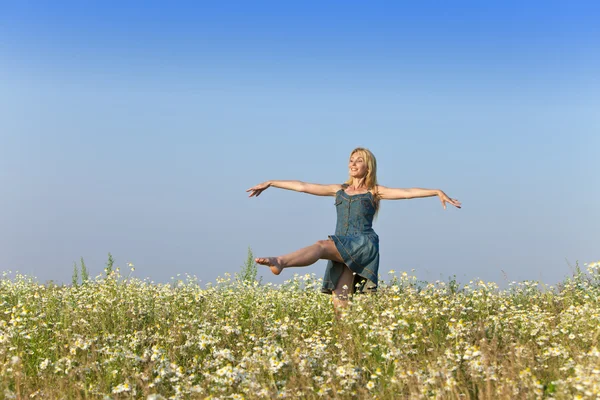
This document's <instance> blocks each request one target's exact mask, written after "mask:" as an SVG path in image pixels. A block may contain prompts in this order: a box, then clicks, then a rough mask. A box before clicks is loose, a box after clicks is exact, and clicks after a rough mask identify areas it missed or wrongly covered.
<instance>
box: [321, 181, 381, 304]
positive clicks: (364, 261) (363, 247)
mask: <svg viewBox="0 0 600 400" xmlns="http://www.w3.org/2000/svg"><path fill="white" fill-rule="evenodd" d="M342 187H343V188H345V187H347V185H343V186H342ZM335 207H336V211H337V223H336V227H335V235H330V236H329V238H330V239H331V240H333V242H334V243H335V246H336V247H337V249H338V251H339V252H340V255H341V256H342V259H343V260H344V264H346V265H347V266H348V268H350V269H351V270H352V272H354V273H355V275H354V290H355V291H356V292H368V291H371V292H373V291H375V290H376V289H377V278H378V272H379V236H377V234H376V233H375V231H374V230H373V227H372V226H373V217H374V216H375V202H374V199H373V194H372V193H371V192H367V193H361V194H355V195H349V194H347V193H346V192H345V191H344V190H343V189H340V190H339V191H338V192H337V193H336V194H335ZM344 264H342V263H339V262H336V261H331V260H330V261H329V262H328V263H327V269H326V270H325V277H324V278H323V286H322V289H321V291H322V292H323V293H332V291H333V289H335V287H336V285H337V283H338V281H339V279H340V277H341V276H342V272H343V270H344Z"/></svg>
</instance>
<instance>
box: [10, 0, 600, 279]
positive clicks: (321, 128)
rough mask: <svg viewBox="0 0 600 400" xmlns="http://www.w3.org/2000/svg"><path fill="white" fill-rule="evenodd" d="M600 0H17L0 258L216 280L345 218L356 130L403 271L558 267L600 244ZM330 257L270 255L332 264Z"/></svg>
mask: <svg viewBox="0 0 600 400" xmlns="http://www.w3.org/2000/svg"><path fill="white" fill-rule="evenodd" d="M599 20H600V3H598V2H595V1H587V2H586V1H577V2H569V1H531V2H521V1H502V2H480V1H479V2H475V1H473V2H451V3H447V2H446V3H444V2H433V1H423V2H394V1H388V2H379V1H374V2H359V1H344V2H342V1H331V2H281V1H272V2H261V1H243V2H242V1H240V2H229V1H219V2H194V1H190V2H154V1H129V2H117V1H114V2H109V1H102V2H81V1H61V2H48V1H37V2H36V1H26V2H25V1H23V2H21V1H7V2H3V3H2V5H1V6H0V191H1V193H0V194H1V195H0V206H1V212H0V270H11V271H15V270H18V271H20V272H22V273H25V274H29V275H33V276H36V277H37V278H38V279H39V280H40V281H41V282H44V281H46V280H54V281H58V282H70V279H71V273H72V270H73V262H74V261H77V260H79V258H80V257H84V259H85V260H86V263H87V267H88V268H89V269H90V270H91V274H92V275H96V274H99V273H101V272H102V270H103V268H104V264H105V262H106V259H107V254H108V252H111V253H112V254H113V256H114V258H115V260H116V264H117V265H120V266H121V267H124V266H125V263H127V262H132V263H134V264H135V266H136V271H135V273H134V274H135V276H138V277H140V278H145V277H150V278H151V279H153V280H154V281H157V282H167V281H169V280H170V278H171V277H172V276H176V274H182V275H183V274H186V273H188V274H191V275H196V276H197V277H198V278H199V279H200V280H202V281H203V282H209V281H214V280H215V279H216V277H217V276H223V274H224V273H226V272H230V273H234V272H236V271H238V270H239V267H240V266H241V265H242V264H243V262H244V260H245V258H246V253H247V249H248V247H251V248H252V250H253V251H254V253H255V254H256V255H258V256H275V255H281V254H284V253H287V252H290V251H293V250H296V249H298V248H300V247H304V246H306V245H310V244H312V243H314V242H315V241H316V240H319V239H325V238H326V237H327V235H328V234H333V232H334V229H335V208H334V206H333V198H331V197H316V196H310V195H307V194H301V193H295V192H291V191H285V190H279V189H269V190H267V191H266V192H264V193H263V194H262V195H261V196H260V197H259V198H258V199H255V198H252V199H249V198H248V197H247V193H246V192H245V190H246V189H247V188H249V187H251V186H253V185H255V184H258V183H260V182H262V181H265V180H268V179H297V180H302V181H308V182H316V183H341V182H343V181H344V180H345V179H346V177H347V159H348V157H349V154H350V151H351V150H352V149H353V148H355V147H357V146H364V147H367V148H369V149H371V150H372V151H373V153H374V154H375V155H376V157H377V161H378V167H379V174H378V175H379V176H378V177H379V182H380V183H381V184H383V185H385V186H390V187H425V188H440V189H442V190H444V191H445V192H446V193H447V194H448V195H449V196H451V197H454V198H457V199H459V200H460V201H461V202H462V203H463V208H462V209H461V210H458V209H455V208H452V209H450V208H449V209H447V210H445V211H444V210H443V209H442V207H441V205H440V202H439V201H438V200H437V199H436V198H426V199H414V200H402V201H387V202H385V201H384V202H382V205H381V211H380V213H379V217H378V219H377V221H376V222H375V226H374V228H375V230H376V232H377V233H378V234H379V236H380V248H381V265H380V273H381V276H382V278H386V277H387V271H389V270H391V269H394V270H396V271H409V272H410V271H411V270H412V269H415V272H414V273H415V274H416V276H417V277H419V278H421V279H426V280H429V281H433V280H437V279H442V280H447V279H448V277H449V276H452V275H456V277H457V279H458V280H459V282H462V283H465V282H466V281H468V280H470V279H474V278H481V279H483V280H486V281H495V282H498V283H499V284H500V285H503V284H504V283H506V282H507V281H520V280H525V279H533V280H540V281H542V282H545V283H548V284H554V283H556V282H558V281H560V280H562V279H563V278H564V277H565V276H567V275H569V274H570V273H571V271H572V270H571V268H572V267H573V266H574V265H575V263H576V261H579V263H580V264H583V263H584V262H592V261H597V260H599V259H600V230H599V227H600V212H599V211H598V204H600V202H599V200H598V199H599V198H600V185H599V184H598V173H599V172H600V164H599V156H598V154H599V148H600V79H599V77H600V72H599V71H600V24H599V23H598V21H599ZM325 265H326V264H325V262H324V261H320V262H318V263H317V264H315V265H314V266H312V267H308V268H303V269H295V270H290V271H284V273H283V274H282V275H280V276H279V277H273V276H271V274H270V272H269V271H268V269H266V268H264V267H261V269H260V272H261V275H262V276H263V281H265V282H282V281H283V280H285V279H288V278H290V277H291V276H292V273H293V272H297V273H306V272H309V273H312V272H314V273H316V274H318V275H322V273H323V271H324V269H325Z"/></svg>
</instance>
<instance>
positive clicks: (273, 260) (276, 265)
mask: <svg viewBox="0 0 600 400" xmlns="http://www.w3.org/2000/svg"><path fill="white" fill-rule="evenodd" d="M255 261H256V262H257V263H259V264H261V265H266V266H267V267H269V268H271V272H272V273H274V274H275V275H279V274H280V273H281V271H283V267H282V266H281V262H280V261H279V257H266V258H257V259H255Z"/></svg>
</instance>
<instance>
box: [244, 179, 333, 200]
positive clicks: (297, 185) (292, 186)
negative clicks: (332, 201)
mask: <svg viewBox="0 0 600 400" xmlns="http://www.w3.org/2000/svg"><path fill="white" fill-rule="evenodd" d="M271 186H272V187H276V188H280V189H287V190H294V191H296V192H302V193H308V194H314V195H315V196H335V194H336V193H337V191H338V190H340V189H341V188H342V185H339V184H333V185H320V184H318V183H306V182H300V181H266V182H263V183H260V184H258V185H256V186H254V187H251V188H250V189H248V190H246V192H250V195H249V196H248V197H252V196H256V197H258V196H260V194H261V193H262V192H263V191H264V190H265V189H267V188H269V187H271Z"/></svg>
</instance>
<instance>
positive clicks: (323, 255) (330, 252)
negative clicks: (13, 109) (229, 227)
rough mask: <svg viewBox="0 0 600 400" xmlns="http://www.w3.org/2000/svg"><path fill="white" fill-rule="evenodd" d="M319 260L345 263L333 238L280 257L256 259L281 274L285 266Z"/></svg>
mask: <svg viewBox="0 0 600 400" xmlns="http://www.w3.org/2000/svg"><path fill="white" fill-rule="evenodd" d="M319 260H332V261H337V262H341V263H343V262H344V260H343V259H342V256H341V255H340V252H339V251H338V249H337V248H336V247H335V243H333V240H331V239H329V240H319V241H318V242H317V243H315V244H313V245H311V246H308V247H304V248H303V249H300V250H296V251H294V252H293V253H289V254H286V255H284V256H279V257H263V258H257V259H256V260H255V261H256V262H257V263H259V264H262V265H266V266H268V267H269V268H271V272H273V273H274V274H275V275H279V274H280V273H281V271H282V270H283V269H284V268H288V267H306V266H308V265H312V264H314V263H316V262H317V261H319Z"/></svg>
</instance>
